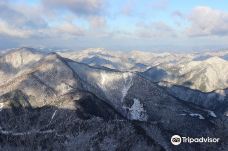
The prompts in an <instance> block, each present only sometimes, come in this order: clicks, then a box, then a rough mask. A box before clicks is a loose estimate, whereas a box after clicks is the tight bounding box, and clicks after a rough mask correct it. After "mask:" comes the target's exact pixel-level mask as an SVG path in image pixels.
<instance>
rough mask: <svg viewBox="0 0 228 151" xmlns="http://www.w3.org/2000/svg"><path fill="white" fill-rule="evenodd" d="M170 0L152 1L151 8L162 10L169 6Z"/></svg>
mask: <svg viewBox="0 0 228 151" xmlns="http://www.w3.org/2000/svg"><path fill="white" fill-rule="evenodd" d="M169 3H170V0H155V1H153V2H152V8H154V9H159V10H164V9H166V8H167V7H168V6H169Z"/></svg>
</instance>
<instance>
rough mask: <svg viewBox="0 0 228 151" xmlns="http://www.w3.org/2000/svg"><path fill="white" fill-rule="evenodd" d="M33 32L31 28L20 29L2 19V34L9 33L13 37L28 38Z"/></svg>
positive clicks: (0, 28) (0, 26)
mask: <svg viewBox="0 0 228 151" xmlns="http://www.w3.org/2000/svg"><path fill="white" fill-rule="evenodd" d="M31 34H32V31H31V30H26V29H20V28H17V27H15V26H12V25H10V24H8V23H7V22H5V21H3V20H0V35H8V36H11V37H19V38H27V37H29V36H30V35H31Z"/></svg>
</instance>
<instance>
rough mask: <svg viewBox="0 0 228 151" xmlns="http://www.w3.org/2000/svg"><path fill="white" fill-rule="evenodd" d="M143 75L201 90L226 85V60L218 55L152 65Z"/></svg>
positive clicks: (227, 76) (227, 78)
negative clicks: (183, 61) (177, 62)
mask: <svg viewBox="0 0 228 151" xmlns="http://www.w3.org/2000/svg"><path fill="white" fill-rule="evenodd" d="M144 75H145V76H147V77H148V78H150V79H151V80H153V81H167V82H171V83H174V84H177V85H183V86H186V87H189V88H192V89H197V90H200V91H203V92H211V91H214V90H218V89H225V88H227V87H228V62H227V61H226V60H224V59H221V58H219V57H210V58H208V59H206V60H203V61H190V62H187V63H180V64H175V65H173V64H172V65H171V64H168V65H167V64H163V65H160V66H156V67H152V68H150V69H148V70H147V71H145V72H144Z"/></svg>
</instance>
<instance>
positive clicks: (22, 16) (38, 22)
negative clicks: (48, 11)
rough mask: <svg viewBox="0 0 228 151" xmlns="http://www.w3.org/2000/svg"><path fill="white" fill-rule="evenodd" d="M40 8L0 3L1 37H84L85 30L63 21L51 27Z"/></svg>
mask: <svg viewBox="0 0 228 151" xmlns="http://www.w3.org/2000/svg"><path fill="white" fill-rule="evenodd" d="M45 17H46V18H47V16H45V14H44V13H43V12H42V9H41V8H40V7H39V6H36V7H31V6H28V5H25V4H24V5H22V4H21V5H14V4H11V3H9V2H6V1H5V2H1V3H0V35H2V36H3V35H4V36H8V37H14V38H35V39H37V38H54V37H59V36H60V35H61V38H69V37H75V36H83V32H84V30H83V29H82V28H80V27H78V26H77V25H75V24H73V23H71V22H69V21H68V22H66V21H65V20H63V21H61V22H60V23H58V24H56V25H52V26H50V25H49V24H50V23H51V22H49V21H46V20H45Z"/></svg>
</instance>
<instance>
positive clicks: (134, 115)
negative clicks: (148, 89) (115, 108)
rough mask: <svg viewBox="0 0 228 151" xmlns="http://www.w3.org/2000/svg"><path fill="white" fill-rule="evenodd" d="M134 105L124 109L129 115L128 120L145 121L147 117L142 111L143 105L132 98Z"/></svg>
mask: <svg viewBox="0 0 228 151" xmlns="http://www.w3.org/2000/svg"><path fill="white" fill-rule="evenodd" d="M133 101H134V103H133V104H132V106H131V107H130V108H129V107H125V109H128V110H129V113H130V119H132V120H139V121H147V119H148V116H147V114H146V111H145V110H144V107H143V104H141V102H140V101H139V99H136V98H134V99H133Z"/></svg>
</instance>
